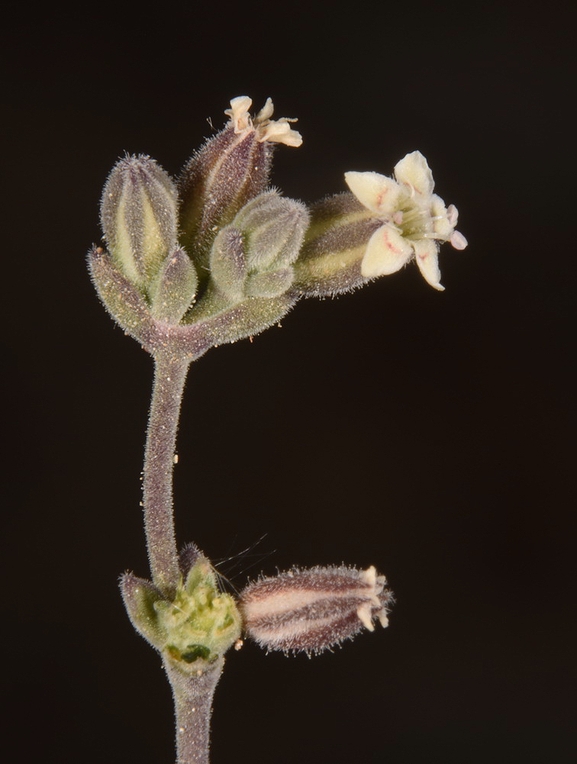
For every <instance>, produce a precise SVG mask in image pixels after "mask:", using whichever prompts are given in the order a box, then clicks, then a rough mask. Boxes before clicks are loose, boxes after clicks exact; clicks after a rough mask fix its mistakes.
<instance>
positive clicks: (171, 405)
mask: <svg viewBox="0 0 577 764" xmlns="http://www.w3.org/2000/svg"><path fill="white" fill-rule="evenodd" d="M189 365H190V361H189V360H187V359H186V360H183V359H182V358H177V359H175V358H174V357H172V356H168V355H167V356H166V357H164V356H162V355H158V356H156V358H155V368H154V386H153V390H152V402H151V404H150V418H149V420H148V432H147V437H146V450H145V455H144V478H143V480H144V486H143V488H144V529H145V532H146V544H147V548H148V560H149V562H150V570H151V573H152V580H153V581H154V583H155V584H156V585H157V586H158V587H159V589H161V590H162V591H163V592H165V593H166V594H170V593H172V592H173V591H174V589H175V587H176V585H177V583H178V581H179V578H180V570H179V567H178V550H177V547H176V537H175V533H174V515H173V499H172V477H173V470H174V448H175V444H176V432H177V429H178V419H179V415H180V405H181V402H182V393H183V390H184V383H185V380H186V374H187V372H188V367H189Z"/></svg>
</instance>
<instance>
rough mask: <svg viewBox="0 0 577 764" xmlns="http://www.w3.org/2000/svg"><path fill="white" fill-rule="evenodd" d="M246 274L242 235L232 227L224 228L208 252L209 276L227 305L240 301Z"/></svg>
mask: <svg viewBox="0 0 577 764" xmlns="http://www.w3.org/2000/svg"><path fill="white" fill-rule="evenodd" d="M246 273H247V268H246V256H245V253H244V241H243V236H242V233H241V232H240V231H239V229H238V228H236V227H235V226H234V225H229V226H226V227H225V228H223V229H222V231H220V232H219V233H218V234H217V236H216V239H215V240H214V244H213V245H212V249H211V251H210V275H211V276H212V280H213V282H214V284H215V286H216V289H217V291H218V292H220V293H221V294H222V295H223V296H224V297H225V298H226V300H227V302H228V303H229V304H230V303H232V304H233V305H234V304H235V303H237V302H240V301H241V300H242V298H243V295H244V282H245V279H246Z"/></svg>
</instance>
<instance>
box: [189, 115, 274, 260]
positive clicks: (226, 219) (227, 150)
mask: <svg viewBox="0 0 577 764" xmlns="http://www.w3.org/2000/svg"><path fill="white" fill-rule="evenodd" d="M273 148H274V147H273V145H272V144H271V143H269V142H268V141H259V140H257V134H256V132H255V130H246V131H244V132H241V133H236V132H235V129H234V125H232V124H229V125H228V126H227V127H225V128H224V130H221V132H220V133H218V134H217V135H215V136H214V137H213V138H210V139H209V140H207V142H206V143H205V144H204V146H203V147H202V148H201V149H200V151H198V152H197V153H196V154H195V155H194V156H193V157H192V158H191V159H190V161H189V162H188V164H187V165H186V166H185V168H184V170H183V173H182V176H181V178H180V180H179V184H178V185H179V193H180V197H181V199H182V204H181V212H180V226H181V230H182V239H183V242H184V244H185V246H186V247H187V249H188V251H189V252H192V253H193V259H194V260H195V261H197V262H198V263H199V264H205V262H206V259H207V250H208V249H209V248H210V244H211V242H212V240H213V238H214V234H215V233H216V232H217V231H218V230H219V229H220V228H222V227H223V226H224V225H227V224H228V223H230V222H231V221H232V219H233V218H234V216H235V215H236V213H237V212H238V211H239V210H240V209H241V207H242V206H243V205H244V204H246V202H248V201H249V200H250V199H252V198H254V197H255V196H257V195H258V194H260V192H261V191H263V190H264V189H265V188H266V185H267V183H268V179H269V174H270V165H271V159H272V152H273Z"/></svg>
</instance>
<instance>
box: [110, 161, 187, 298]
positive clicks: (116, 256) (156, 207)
mask: <svg viewBox="0 0 577 764" xmlns="http://www.w3.org/2000/svg"><path fill="white" fill-rule="evenodd" d="M100 214H101V221H102V228H103V231H104V237H105V239H106V243H107V245H108V249H109V252H110V255H111V257H112V259H113V261H114V263H115V264H116V266H117V267H118V268H119V269H120V271H121V272H122V273H123V274H124V275H125V276H126V277H127V278H128V279H129V281H131V282H132V283H133V284H135V285H136V286H137V287H138V288H139V289H141V291H143V292H146V291H147V290H148V288H149V287H150V285H151V282H152V281H153V280H154V278H155V277H156V275H157V274H158V271H159V270H160V268H161V266H162V263H163V261H164V260H165V259H166V258H167V257H168V256H169V255H171V254H172V253H173V252H174V250H175V249H176V246H177V239H176V231H177V197H176V187H175V185H174V183H173V182H172V180H171V179H170V176H169V175H168V174H167V173H166V172H165V171H164V170H163V169H162V168H161V167H160V166H159V165H158V164H157V163H156V162H155V161H154V159H151V158H150V157H148V156H142V155H141V156H127V157H125V158H124V159H121V160H120V161H119V162H118V163H117V164H116V165H115V167H114V168H113V169H112V172H111V173H110V175H109V176H108V180H107V181H106V185H105V186H104V191H103V194H102V203H101V208H100Z"/></svg>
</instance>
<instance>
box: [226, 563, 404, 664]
mask: <svg viewBox="0 0 577 764" xmlns="http://www.w3.org/2000/svg"><path fill="white" fill-rule="evenodd" d="M385 584H386V579H385V577H384V576H377V573H376V570H375V568H374V567H370V568H367V570H357V569H356V568H348V567H345V566H341V567H328V568H320V567H316V568H310V569H308V570H299V569H295V570H290V571H287V572H286V573H280V574H279V575H278V576H275V577H273V578H262V579H260V580H259V581H256V582H255V583H252V584H249V586H247V587H246V589H245V590H244V591H243V592H242V593H241V595H240V611H241V614H242V617H243V622H244V627H245V629H246V632H247V634H248V635H249V636H250V637H252V638H253V639H254V640H256V641H257V642H258V644H259V645H260V646H261V647H265V648H267V649H268V650H283V651H284V652H285V653H286V652H301V651H303V652H306V653H320V652H322V651H323V650H327V649H330V648H331V647H334V646H335V645H338V644H340V643H341V642H343V641H344V640H345V639H352V638H353V637H354V636H355V635H356V634H358V632H360V631H361V630H362V628H363V626H364V627H366V628H367V629H369V631H373V629H374V626H373V621H374V620H375V619H378V620H379V621H380V623H381V624H382V626H387V625H388V620H387V610H388V605H389V604H390V603H391V602H392V600H393V597H392V594H391V592H390V591H389V590H388V589H385Z"/></svg>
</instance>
